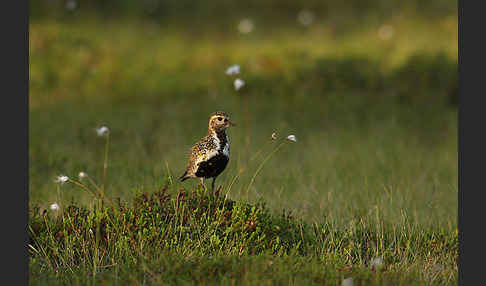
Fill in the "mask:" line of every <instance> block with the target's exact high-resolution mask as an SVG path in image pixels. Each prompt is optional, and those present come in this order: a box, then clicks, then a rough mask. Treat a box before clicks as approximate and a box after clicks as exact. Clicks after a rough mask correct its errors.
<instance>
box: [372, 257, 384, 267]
mask: <svg viewBox="0 0 486 286" xmlns="http://www.w3.org/2000/svg"><path fill="white" fill-rule="evenodd" d="M382 266H383V259H382V258H381V257H375V258H373V259H371V261H370V267H371V269H379V268H381V267H382Z"/></svg>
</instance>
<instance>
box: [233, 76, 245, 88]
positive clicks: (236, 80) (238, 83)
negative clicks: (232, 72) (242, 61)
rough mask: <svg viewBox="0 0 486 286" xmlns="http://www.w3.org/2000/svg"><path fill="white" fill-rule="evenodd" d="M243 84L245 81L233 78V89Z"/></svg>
mask: <svg viewBox="0 0 486 286" xmlns="http://www.w3.org/2000/svg"><path fill="white" fill-rule="evenodd" d="M244 85H245V82H244V81H243V80H241V79H239V78H237V79H235V82H234V86H235V90H237V91H238V90H240V88H242V87H243V86H244Z"/></svg>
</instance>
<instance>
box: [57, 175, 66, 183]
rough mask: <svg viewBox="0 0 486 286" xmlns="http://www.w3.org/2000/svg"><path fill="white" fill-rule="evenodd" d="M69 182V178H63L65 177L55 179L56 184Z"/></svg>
mask: <svg viewBox="0 0 486 286" xmlns="http://www.w3.org/2000/svg"><path fill="white" fill-rule="evenodd" d="M68 180H69V177H68V176H65V175H60V176H57V178H56V183H61V184H63V183H65V182H67V181H68Z"/></svg>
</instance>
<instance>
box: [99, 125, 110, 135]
mask: <svg viewBox="0 0 486 286" xmlns="http://www.w3.org/2000/svg"><path fill="white" fill-rule="evenodd" d="M109 132H110V129H108V127H106V126H101V127H100V128H96V133H98V136H103V135H105V134H108V133H109Z"/></svg>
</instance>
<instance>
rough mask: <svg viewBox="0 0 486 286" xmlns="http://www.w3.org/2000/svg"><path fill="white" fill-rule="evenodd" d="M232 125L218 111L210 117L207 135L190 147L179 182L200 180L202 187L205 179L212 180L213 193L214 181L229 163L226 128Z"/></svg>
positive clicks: (224, 114)
mask: <svg viewBox="0 0 486 286" xmlns="http://www.w3.org/2000/svg"><path fill="white" fill-rule="evenodd" d="M234 125H235V124H234V123H232V122H231V121H230V120H229V116H228V114H226V113H224V112H221V111H218V112H214V113H213V114H211V115H210V117H209V127H208V135H206V136H205V137H203V138H202V139H201V140H199V142H197V143H196V144H194V146H192V147H191V149H190V153H189V163H188V164H187V168H186V171H185V172H184V174H183V175H182V176H181V177H180V178H179V180H180V181H181V182H183V181H185V180H187V179H189V178H200V180H201V184H203V185H204V179H205V178H213V182H212V184H211V191H214V181H215V180H216V177H218V175H219V174H221V172H223V170H224V169H225V168H226V165H227V164H228V161H229V154H230V148H229V138H228V135H226V128H228V127H230V126H234Z"/></svg>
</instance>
